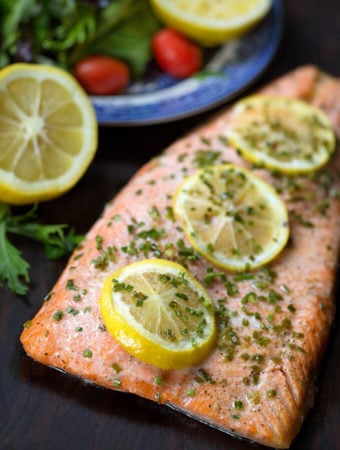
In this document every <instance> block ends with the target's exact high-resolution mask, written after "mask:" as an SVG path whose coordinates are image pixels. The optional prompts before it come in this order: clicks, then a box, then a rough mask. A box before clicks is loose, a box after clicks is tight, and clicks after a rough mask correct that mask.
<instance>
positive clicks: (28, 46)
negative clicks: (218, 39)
mask: <svg viewBox="0 0 340 450" xmlns="http://www.w3.org/2000/svg"><path fill="white" fill-rule="evenodd" d="M159 27H160V25H159V23H158V21H157V19H156V18H155V16H154V15H153V13H152V11H151V8H150V6H149V3H148V1H147V0H115V1H112V2H107V4H105V6H100V2H90V1H85V0H53V1H50V0H16V1H15V2H13V1H12V0H0V67H3V66H5V65H7V64H9V63H10V62H13V61H14V60H15V61H26V62H36V63H49V64H57V65H59V66H61V67H63V68H65V69H69V70H70V69H71V68H72V66H73V65H74V64H75V63H76V62H77V61H79V60H80V59H82V58H83V57H85V56H87V55H91V54H95V53H102V54H106V55H109V56H112V57H116V58H119V59H122V60H123V61H125V62H126V63H127V64H128V65H129V67H130V70H131V73H132V75H133V77H139V76H141V75H142V74H143V72H144V70H145V68H146V65H147V63H148V62H149V61H150V59H151V49H150V42H151V37H152V35H153V34H154V32H155V31H156V30H157V29H158V28H159Z"/></svg>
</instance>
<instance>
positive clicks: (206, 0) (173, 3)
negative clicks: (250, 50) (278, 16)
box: [151, 0, 271, 46]
mask: <svg viewBox="0 0 340 450" xmlns="http://www.w3.org/2000/svg"><path fill="white" fill-rule="evenodd" d="M151 5H152V6H153V8H154V11H155V13H156V14H157V15H158V17H159V18H160V19H161V20H162V21H164V22H165V23H166V24H167V25H169V26H171V27H174V28H176V29H177V30H179V31H181V32H182V33H184V34H186V35H187V36H189V37H191V38H192V39H194V40H196V41H198V42H199V43H201V44H203V45H206V46H214V45H219V44H222V43H223V42H225V41H227V40H230V39H234V38H237V37H239V36H240V35H242V34H243V33H245V32H246V31H248V30H249V29H250V28H251V27H252V26H254V25H255V24H256V23H258V22H259V21H260V20H261V19H262V18H263V17H264V16H265V15H266V14H267V13H268V11H269V9H270V6H271V1H270V0H237V1H235V0H221V1H216V0H151Z"/></svg>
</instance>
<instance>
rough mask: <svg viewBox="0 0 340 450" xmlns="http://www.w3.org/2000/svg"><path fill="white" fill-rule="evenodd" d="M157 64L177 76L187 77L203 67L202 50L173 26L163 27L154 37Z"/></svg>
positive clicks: (153, 44)
mask: <svg viewBox="0 0 340 450" xmlns="http://www.w3.org/2000/svg"><path fill="white" fill-rule="evenodd" d="M152 51H153V55H154V58H155V60H156V62H157V64H158V65H159V66H160V68H161V69H163V70H164V72H167V73H168V74H169V75H171V76H173V77H175V78H187V77H189V76H190V75H192V74H194V73H195V72H197V71H198V70H200V68H201V67H202V50H201V49H200V47H198V46H197V45H196V44H194V43H193V42H191V41H190V40H189V39H188V38H186V37H185V36H183V35H182V34H181V33H179V32H178V31H175V30H173V29H171V28H163V29H161V30H160V31H158V32H157V33H155V35H154V36H153V38H152Z"/></svg>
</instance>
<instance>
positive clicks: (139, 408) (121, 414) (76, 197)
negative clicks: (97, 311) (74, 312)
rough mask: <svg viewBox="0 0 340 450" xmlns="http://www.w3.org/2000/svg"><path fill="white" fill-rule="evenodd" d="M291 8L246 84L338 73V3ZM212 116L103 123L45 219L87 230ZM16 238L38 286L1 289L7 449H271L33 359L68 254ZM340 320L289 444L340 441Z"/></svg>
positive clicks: (330, 449)
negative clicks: (84, 168) (27, 342)
mask: <svg viewBox="0 0 340 450" xmlns="http://www.w3.org/2000/svg"><path fill="white" fill-rule="evenodd" d="M284 6H285V19H284V21H285V26H284V34H283V40H282V43H281V46H280V49H279V51H278V53H277V56H276V58H275V60H274V61H273V62H272V64H271V65H270V67H269V68H268V69H267V71H266V73H265V74H264V75H263V76H262V78H261V79H260V80H258V82H257V83H256V85H254V86H252V88H251V89H249V91H250V90H252V89H255V88H256V87H259V86H261V85H262V84H264V83H266V82H268V81H270V80H272V79H274V78H276V77H277V76H279V75H282V74H284V73H285V72H287V71H289V70H291V69H293V68H295V67H297V66H299V65H302V64H306V63H313V64H316V65H318V66H319V67H320V68H321V69H322V70H324V71H326V72H329V73H330V74H333V75H335V76H340V26H339V24H340V3H339V0H323V1H320V0H319V1H317V0H299V1H297V0H285V1H284ZM212 113H213V112H210V113H205V114H202V115H200V116H197V117H193V118H190V119H186V120H182V121H178V122H175V123H169V124H162V125H157V126H155V125H154V126H146V127H136V128H133V129H131V128H123V127H122V128H118V127H112V128H101V129H100V143H99V149H98V153H97V156H96V159H95V161H94V163H93V164H92V165H91V167H90V169H89V170H88V172H87V173H86V175H85V176H84V178H83V179H82V180H81V181H80V183H79V184H78V185H77V186H76V187H75V188H74V189H73V190H72V191H71V192H69V193H68V194H66V195H64V196H63V197H62V198H59V199H57V200H55V201H51V202H49V203H46V204H43V205H41V206H40V208H39V219H40V220H41V221H42V222H45V223H68V224H70V225H71V226H72V227H75V229H76V230H77V232H86V231H87V230H88V229H89V228H90V226H91V225H92V223H93V222H94V221H95V219H96V218H97V216H98V215H99V214H100V212H101V211H102V208H103V207H104V204H105V202H106V201H108V200H109V199H111V198H112V197H113V195H114V194H115V192H117V191H118V189H119V188H120V187H121V186H123V185H124V183H125V182H126V181H127V180H128V179H129V178H130V176H131V175H132V174H133V173H134V172H135V171H136V170H137V168H138V167H140V166H141V165H142V164H143V163H144V162H146V161H147V160H148V159H149V158H150V157H152V156H153V155H156V154H157V153H159V152H160V151H161V150H162V149H164V148H165V147H166V146H167V145H168V144H170V143H171V142H172V141H173V140H175V139H176V138H177V137H179V136H180V135H182V134H184V133H185V132H186V131H188V130H190V129H191V128H192V127H194V126H195V125H196V124H198V123H199V122H200V121H202V120H204V119H205V118H206V117H208V116H209V115H210V114H212ZM15 243H16V244H18V246H20V248H21V249H22V251H23V255H24V257H25V258H27V260H28V261H29V262H30V264H31V269H30V276H31V286H30V290H29V292H28V294H27V295H26V296H25V297H19V296H16V295H14V294H12V293H11V292H10V291H9V290H8V289H7V288H4V287H3V288H1V289H0V309H1V311H0V450H57V449H58V450H78V449H79V450H104V449H105V450H111V449H114V450H159V449H162V450H194V449H195V450H224V449H228V450H248V449H258V450H263V449H264V447H261V446H257V445H253V444H250V443H248V442H244V441H238V440H236V439H234V438H231V437H229V436H227V435H226V434H224V433H222V432H219V431H217V430H214V429H212V428H210V427H208V426H206V425H202V424H200V423H198V422H196V421H194V420H192V419H190V418H188V417H185V416H183V415H181V414H179V413H177V412H175V411H172V410H171V409H169V408H167V407H165V406H159V405H156V404H153V403H151V402H149V401H146V400H143V399H140V398H137V397H134V396H132V395H129V394H122V393H119V392H113V391H112V392H111V391H107V390H104V389H101V388H98V387H95V386H92V385H88V384H85V383H84V382H83V381H81V380H78V379H76V378H73V377H71V376H69V375H67V374H63V373H60V372H57V371H56V370H54V369H50V368H48V367H44V366H42V365H40V364H37V363H35V362H33V361H32V360H31V359H30V358H28V357H27V356H26V354H25V353H24V351H23V349H22V348H21V345H20V343H19V335H20V333H21V330H22V324H23V323H24V322H25V321H26V320H28V319H29V318H31V317H32V316H33V315H34V314H35V312H36V311H37V310H38V309H39V307H40V305H41V301H42V298H43V297H44V296H45V295H46V293H48V292H49V290H50V289H51V287H52V286H53V284H54V282H55V281H56V279H57V277H58V275H59V274H60V272H61V271H62V269H63V267H64V264H65V260H64V261H57V262H55V261H49V260H47V259H46V257H45V256H44V254H43V251H42V250H41V249H40V248H39V246H38V245H35V244H32V243H31V242H28V241H26V240H24V239H20V240H19V239H18V240H17V241H15ZM338 274H339V275H340V271H338ZM338 278H339V276H338ZM339 284H340V283H338V287H337V288H336V293H335V295H336V298H337V301H338V302H339V300H340V289H339ZM339 327H340V318H339V314H337V317H336V318H335V322H334V327H333V330H332V334H331V339H330V342H329V345H328V348H327V351H326V354H325V357H324V359H323V361H322V365H321V369H320V374H319V379H318V381H317V389H316V396H315V403H314V406H313V408H312V410H311V411H310V413H309V414H308V416H307V418H306V420H305V423H304V425H303V427H302V430H301V432H300V434H299V436H298V437H297V438H296V440H295V441H294V443H293V445H292V447H291V449H292V450H337V449H339V448H340V331H339Z"/></svg>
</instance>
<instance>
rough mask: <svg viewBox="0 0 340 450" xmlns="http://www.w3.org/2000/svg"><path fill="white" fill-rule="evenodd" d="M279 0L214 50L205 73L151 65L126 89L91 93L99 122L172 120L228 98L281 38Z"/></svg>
mask: <svg viewBox="0 0 340 450" xmlns="http://www.w3.org/2000/svg"><path fill="white" fill-rule="evenodd" d="M282 28H283V7H282V2H281V0H273V5H272V8H271V10H270V12H269V14H268V15H267V16H266V18H265V19H264V20H263V21H262V22H261V23H260V24H259V25H258V26H257V27H256V28H255V29H254V30H253V31H252V32H251V33H250V34H248V35H247V36H245V37H243V38H242V39H239V40H234V41H231V42H229V43H227V44H225V45H224V46H222V47H219V48H217V49H215V50H210V51H209V52H208V55H206V56H207V62H206V65H205V68H204V70H203V71H202V74H199V75H196V76H194V77H191V78H189V79H186V80H184V81H178V80H175V79H173V78H171V77H169V76H168V75H166V74H164V73H161V72H160V71H159V70H158V69H157V67H156V66H155V65H152V64H151V65H150V67H149V68H148V71H147V73H146V75H145V77H144V78H143V79H142V80H139V81H138V82H135V83H133V84H131V86H130V87H129V89H128V90H127V92H126V93H125V94H124V95H116V96H106V97H101V96H98V97H94V96H93V97H91V100H92V103H93V105H94V108H95V111H96V114H97V119H98V121H99V124H101V125H147V124H154V123H161V122H170V121H173V120H177V119H181V118H184V117H189V116H193V115H195V114H198V113H201V112H203V111H207V110H209V109H211V108H213V107H215V106H217V105H220V104H222V103H223V102H226V101H227V100H230V99H231V98H233V97H235V96H236V95H237V94H239V93H240V92H241V91H242V90H244V89H245V88H246V87H248V86H249V85H250V84H251V83H252V82H254V81H255V80H256V79H257V78H258V77H259V76H260V75H261V74H262V73H263V71H264V70H265V69H266V67H267V66H268V64H269V63H270V61H271V60H272V58H273V57H274V55H275V53H276V51H277V49H278V46H279V44H280V40H281V35H282Z"/></svg>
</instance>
